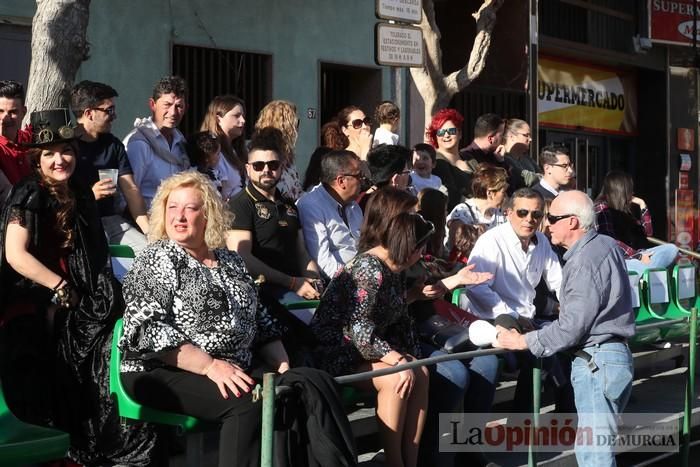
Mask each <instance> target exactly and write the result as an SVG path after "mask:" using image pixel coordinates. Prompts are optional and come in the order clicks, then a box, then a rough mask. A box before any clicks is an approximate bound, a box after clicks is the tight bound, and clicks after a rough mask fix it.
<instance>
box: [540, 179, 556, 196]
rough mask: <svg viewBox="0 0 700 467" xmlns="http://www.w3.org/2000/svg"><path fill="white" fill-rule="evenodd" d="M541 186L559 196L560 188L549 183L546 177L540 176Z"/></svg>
mask: <svg viewBox="0 0 700 467" xmlns="http://www.w3.org/2000/svg"><path fill="white" fill-rule="evenodd" d="M540 186H541V187H542V188H544V189H545V190H547V191H548V192H550V193H551V194H553V195H554V196H559V190H557V189H556V188H554V187H553V186H552V185H550V184H549V183H547V180H545V179H544V177H542V178H540Z"/></svg>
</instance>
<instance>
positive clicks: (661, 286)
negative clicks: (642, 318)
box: [642, 269, 690, 340]
mask: <svg viewBox="0 0 700 467" xmlns="http://www.w3.org/2000/svg"><path fill="white" fill-rule="evenodd" d="M671 289H672V287H671V284H670V282H669V279H668V271H667V270H666V269H647V270H646V271H644V287H643V288H642V292H643V296H642V302H643V303H645V304H646V307H647V309H648V310H649V312H650V314H652V315H653V316H654V317H656V318H660V319H662V320H676V319H680V318H687V317H688V316H689V314H686V313H681V312H679V310H676V309H675V308H674V307H673V306H672V304H671V302H672V301H671V296H672V291H671ZM660 332H661V338H662V339H663V340H673V339H687V338H688V334H689V333H690V323H689V322H688V321H685V322H683V323H677V324H672V325H670V326H666V327H663V328H661V329H660Z"/></svg>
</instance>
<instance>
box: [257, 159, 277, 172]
mask: <svg viewBox="0 0 700 467" xmlns="http://www.w3.org/2000/svg"><path fill="white" fill-rule="evenodd" d="M249 165H250V166H251V167H252V168H253V170H255V171H256V172H262V171H263V169H264V168H265V166H267V168H268V169H270V170H272V171H273V172H274V171H275V170H277V169H279V168H280V166H281V165H282V163H281V162H280V161H255V162H249Z"/></svg>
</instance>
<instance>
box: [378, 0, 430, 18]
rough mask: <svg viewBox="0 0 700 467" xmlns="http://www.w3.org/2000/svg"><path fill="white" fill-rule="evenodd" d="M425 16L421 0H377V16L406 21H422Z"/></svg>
mask: <svg viewBox="0 0 700 467" xmlns="http://www.w3.org/2000/svg"><path fill="white" fill-rule="evenodd" d="M422 16H423V5H422V2H421V0H377V17H378V18H382V19H392V20H395V21H402V22H405V23H420V20H421V17H422Z"/></svg>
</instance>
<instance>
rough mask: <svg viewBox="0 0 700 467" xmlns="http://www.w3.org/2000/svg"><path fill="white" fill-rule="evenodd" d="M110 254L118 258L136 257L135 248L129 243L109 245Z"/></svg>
mask: <svg viewBox="0 0 700 467" xmlns="http://www.w3.org/2000/svg"><path fill="white" fill-rule="evenodd" d="M109 254H110V255H111V256H114V257H116V258H136V254H134V250H133V249H132V248H131V247H130V246H129V245H109Z"/></svg>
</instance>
